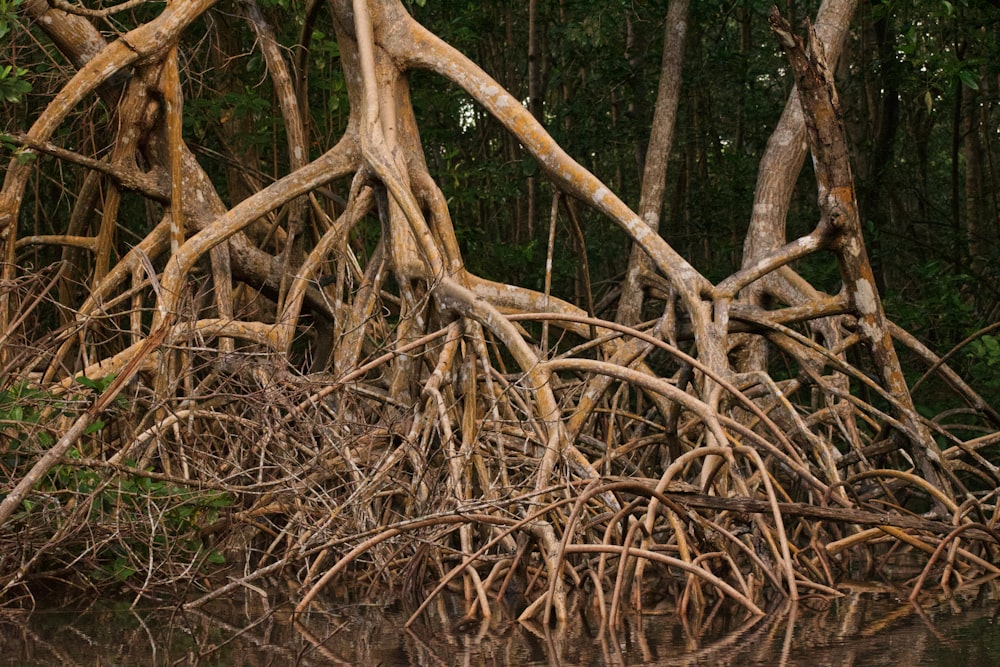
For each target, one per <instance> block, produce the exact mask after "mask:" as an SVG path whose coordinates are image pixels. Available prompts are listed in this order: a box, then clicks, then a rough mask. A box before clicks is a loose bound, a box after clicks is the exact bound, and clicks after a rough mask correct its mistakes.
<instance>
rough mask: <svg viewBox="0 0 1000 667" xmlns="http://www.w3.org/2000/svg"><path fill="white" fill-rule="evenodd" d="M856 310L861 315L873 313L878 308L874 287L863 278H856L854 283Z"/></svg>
mask: <svg viewBox="0 0 1000 667" xmlns="http://www.w3.org/2000/svg"><path fill="white" fill-rule="evenodd" d="M854 287H855V294H856V296H855V299H856V301H857V307H858V311H859V312H860V313H861V314H862V315H873V314H874V313H875V311H876V310H878V302H877V301H876V300H875V299H876V297H875V288H874V287H872V284H871V282H870V281H868V280H866V279H865V278H858V280H857V282H855V284H854Z"/></svg>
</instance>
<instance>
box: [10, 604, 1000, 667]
mask: <svg viewBox="0 0 1000 667" xmlns="http://www.w3.org/2000/svg"><path fill="white" fill-rule="evenodd" d="M996 592H997V591H996V588H995V587H993V586H988V587H982V588H980V589H979V591H978V593H977V594H976V596H975V597H974V598H961V597H957V598H952V599H949V600H939V601H933V600H931V601H929V602H927V603H925V604H924V605H923V606H917V605H913V604H910V603H908V602H907V601H906V600H905V599H903V598H900V597H897V596H896V595H894V594H893V593H891V592H886V591H871V590H865V589H863V588H859V589H857V590H855V591H854V592H852V593H851V594H849V595H847V596H846V597H844V598H841V599H838V600H835V601H833V602H831V603H828V604H827V603H823V605H822V608H817V605H816V604H815V603H810V601H808V600H807V601H804V602H803V603H800V604H799V605H797V606H786V607H784V608H782V609H778V610H776V611H774V612H773V613H771V614H769V615H768V616H766V617H764V618H762V619H742V620H741V619H739V618H726V617H724V616H721V615H718V614H716V615H715V616H711V615H710V616H709V617H706V618H705V619H702V622H701V623H700V625H699V627H698V628H697V629H694V628H692V627H691V626H690V625H689V624H688V625H685V624H683V623H680V622H678V620H677V618H676V617H675V616H674V615H673V614H672V613H667V612H664V613H661V614H646V615H642V616H631V617H627V618H625V619H623V621H622V622H621V623H620V625H619V627H618V628H617V629H612V628H609V627H608V626H607V625H601V624H598V623H594V622H593V621H591V620H589V617H590V616H591V614H587V613H582V612H581V611H580V610H579V609H578V610H577V613H576V614H575V615H574V620H573V621H572V622H570V623H567V624H566V625H565V626H564V627H561V628H559V629H547V628H544V627H542V626H539V625H536V624H522V623H518V622H516V621H513V620H511V618H510V616H509V614H508V612H507V611H506V610H504V609H499V610H498V611H497V613H496V614H495V615H494V617H493V619H491V620H490V621H489V622H483V623H472V622H464V623H463V622H461V621H460V619H462V617H463V613H464V606H463V604H462V603H461V602H460V601H459V600H455V599H451V600H449V599H444V598H442V599H440V600H437V601H435V603H434V604H432V606H431V607H430V608H429V609H428V610H427V611H426V612H425V613H424V614H423V615H422V616H421V617H420V619H419V620H418V622H417V623H415V624H414V625H413V626H412V627H410V628H404V627H403V624H404V623H405V621H406V619H407V618H408V614H407V613H406V610H403V609H399V608H392V607H389V608H385V607H382V606H372V605H349V606H343V605H341V606H336V605H334V604H330V605H329V606H327V608H326V609H325V610H323V611H319V612H311V613H309V614H308V615H306V616H304V617H302V618H301V622H299V620H293V619H292V617H291V615H290V613H289V609H288V608H284V607H278V608H271V607H270V605H267V604H265V603H264V602H262V600H261V599H260V598H256V597H247V598H246V599H243V600H240V601H238V602H237V601H234V600H230V601H228V602H224V603H219V604H217V605H216V606H214V607H211V608H204V609H197V610H185V611H182V610H177V609H130V608H129V604H128V603H127V602H125V603H121V604H109V603H99V604H94V605H91V606H88V607H83V608H75V609H60V610H52V609H47V610H38V611H35V612H33V613H30V614H28V613H17V612H0V614H2V615H0V651H2V652H0V662H2V663H4V664H18V665H51V664H62V665H139V664H142V665H173V664H181V665H198V664H206V665H207V664H212V665H330V664H334V665H449V666H450V665H470V666H471V665H609V666H619V665H621V666H624V665H768V666H771V665H788V666H792V665H808V666H809V667H816V666H821V665H837V666H845V667H847V666H850V667H868V666H871V667H875V666H879V665H926V666H934V665H942V666H943V665H955V664H969V665H987V664H995V663H996V661H997V659H998V656H1000V627H998V616H1000V604H998V602H997V601H998V600H1000V597H998V596H997V595H996Z"/></svg>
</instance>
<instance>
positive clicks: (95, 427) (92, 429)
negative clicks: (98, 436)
mask: <svg viewBox="0 0 1000 667" xmlns="http://www.w3.org/2000/svg"><path fill="white" fill-rule="evenodd" d="M102 428H104V422H103V421H101V420H100V419H95V420H94V423H93V424H91V425H90V426H88V427H87V428H86V429H85V430H84V431H83V434H84V435H90V434H91V433H97V432H98V431H100V430H101V429H102Z"/></svg>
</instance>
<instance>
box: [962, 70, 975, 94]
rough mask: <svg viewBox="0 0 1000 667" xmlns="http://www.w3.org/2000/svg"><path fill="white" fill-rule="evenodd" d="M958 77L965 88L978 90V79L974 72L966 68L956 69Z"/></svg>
mask: <svg viewBox="0 0 1000 667" xmlns="http://www.w3.org/2000/svg"><path fill="white" fill-rule="evenodd" d="M958 78H959V80H961V82H962V83H963V84H965V87H966V88H969V89H971V90H979V79H978V77H976V75H975V73H974V72H971V71H969V70H967V69H962V70H959V71H958Z"/></svg>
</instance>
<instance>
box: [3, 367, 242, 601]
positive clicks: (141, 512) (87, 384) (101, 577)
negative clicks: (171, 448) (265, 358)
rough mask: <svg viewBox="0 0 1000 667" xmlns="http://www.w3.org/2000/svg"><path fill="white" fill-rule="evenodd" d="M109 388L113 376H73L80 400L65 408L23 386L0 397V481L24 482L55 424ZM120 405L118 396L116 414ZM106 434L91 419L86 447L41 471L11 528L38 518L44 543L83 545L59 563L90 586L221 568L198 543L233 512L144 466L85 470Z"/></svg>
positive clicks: (63, 402) (220, 499)
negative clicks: (56, 539) (189, 568)
mask: <svg viewBox="0 0 1000 667" xmlns="http://www.w3.org/2000/svg"><path fill="white" fill-rule="evenodd" d="M113 380H114V376H113V375H109V376H106V377H102V378H96V379H95V378H87V377H79V378H77V379H76V383H77V384H78V385H79V386H80V387H81V388H82V389H83V390H84V391H83V392H81V394H80V395H76V396H73V397H70V398H68V399H67V398H63V397H60V396H57V395H54V394H52V393H50V392H47V391H43V390H39V389H35V388H32V387H31V386H30V385H29V383H28V382H27V381H20V382H17V383H15V384H13V385H11V386H10V387H8V388H7V389H4V390H2V391H0V435H2V437H0V472H2V474H3V475H4V477H5V478H6V479H19V478H21V477H23V475H24V474H25V473H26V472H27V471H28V470H30V469H31V467H32V466H33V465H34V464H35V463H36V462H37V460H38V458H39V457H40V456H41V455H42V454H44V452H45V451H46V450H47V449H48V448H49V447H51V446H52V445H53V444H54V443H55V441H56V437H57V436H56V435H55V434H54V432H53V429H54V427H55V425H56V423H57V422H56V420H57V419H61V418H67V417H68V418H70V419H72V418H73V417H75V416H76V415H77V414H78V413H79V411H80V410H81V409H82V408H83V407H84V406H86V405H87V404H89V402H90V400H91V399H92V397H94V396H96V395H99V394H100V393H102V392H103V391H105V390H106V389H107V387H108V385H110V384H111V382H112V381H113ZM127 403H128V402H127V400H126V399H125V398H123V397H119V398H118V399H117V400H116V401H115V406H116V407H118V408H121V407H126V406H127ZM107 429H108V426H107V424H106V423H105V422H104V421H103V420H95V421H94V422H93V423H92V424H91V425H90V427H88V429H87V431H86V434H85V435H88V436H91V440H92V441H91V442H82V443H81V444H80V445H79V446H78V447H76V448H74V449H72V450H70V452H69V453H68V454H67V455H66V457H65V458H64V460H63V462H61V463H60V464H58V465H56V466H54V467H53V468H52V469H51V470H49V471H48V473H47V474H46V475H45V476H44V477H43V478H42V479H41V481H40V482H39V483H38V485H37V486H36V487H35V489H34V492H33V493H32V494H30V495H29V496H28V497H27V498H26V499H25V500H24V501H23V502H22V504H21V511H20V512H18V513H17V514H15V515H14V517H13V518H12V521H13V522H14V523H15V524H16V523H18V522H23V521H26V520H28V519H29V517H31V521H35V522H37V521H38V520H39V518H40V517H41V518H42V519H41V520H42V521H43V522H44V523H46V524H47V525H48V528H49V530H50V531H51V533H52V534H53V535H65V534H75V535H76V537H77V538H82V539H70V538H67V539H66V540H65V543H64V547H65V550H66V553H65V554H64V556H63V557H64V558H66V557H68V558H69V559H70V560H76V559H78V558H82V559H85V560H86V562H88V563H90V564H91V565H92V567H91V570H90V574H89V578H90V580H91V581H92V582H93V583H95V584H101V583H111V582H115V581H117V582H126V581H129V580H130V579H132V578H133V577H136V575H139V574H144V573H145V572H146V571H148V570H150V569H156V568H159V567H162V566H163V564H164V563H169V562H173V563H179V562H197V563H198V565H199V567H210V566H212V565H221V564H223V563H224V562H225V559H224V557H223V556H222V554H221V553H219V552H218V551H216V550H214V549H212V548H209V547H208V546H206V545H205V544H204V542H203V540H202V538H201V536H200V530H201V528H202V527H203V526H206V525H210V524H212V523H214V522H216V521H217V520H218V519H219V515H220V512H221V511H223V510H224V509H225V508H227V507H230V506H231V505H232V504H233V500H232V497H231V496H230V495H228V494H225V493H221V492H218V491H204V490H199V489H189V488H186V487H184V486H182V485H180V484H177V483H174V482H172V481H165V480H161V479H154V478H153V475H151V474H150V473H152V470H153V468H152V467H147V468H145V469H142V470H138V469H135V468H134V463H128V464H126V467H128V468H132V471H131V472H129V471H126V472H123V473H120V474H115V473H107V472H104V471H102V470H101V468H100V467H96V466H94V465H89V464H88V456H91V455H93V452H92V451H91V450H92V449H94V444H95V443H96V442H100V440H101V439H102V436H103V435H104V433H103V432H105V431H106V430H107ZM108 437H110V436H108ZM0 497H2V494H0ZM83 526H86V528H87V529H86V530H84V529H83Z"/></svg>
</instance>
